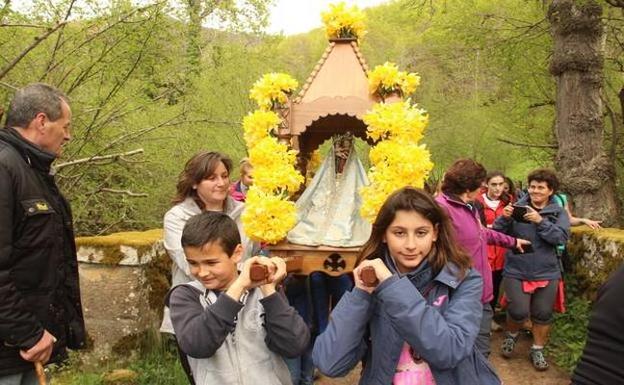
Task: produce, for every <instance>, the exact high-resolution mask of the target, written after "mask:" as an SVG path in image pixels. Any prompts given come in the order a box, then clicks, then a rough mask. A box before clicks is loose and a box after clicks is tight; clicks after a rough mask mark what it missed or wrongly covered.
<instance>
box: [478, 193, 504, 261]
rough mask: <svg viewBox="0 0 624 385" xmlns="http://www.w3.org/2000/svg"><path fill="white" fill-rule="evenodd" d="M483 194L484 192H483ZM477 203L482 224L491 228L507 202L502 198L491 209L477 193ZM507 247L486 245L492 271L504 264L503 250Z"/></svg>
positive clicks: (481, 195)
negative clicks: (494, 207)
mask: <svg viewBox="0 0 624 385" xmlns="http://www.w3.org/2000/svg"><path fill="white" fill-rule="evenodd" d="M484 194H485V193H484ZM476 200H477V201H478V203H479V204H477V205H476V206H477V208H478V209H479V210H480V213H479V214H480V217H481V220H482V221H485V223H484V225H485V226H487V228H488V229H491V228H492V224H493V223H494V220H495V219H496V218H498V217H500V216H501V215H503V209H504V208H505V206H506V205H507V204H508V203H509V202H506V201H503V200H502V199H501V200H500V201H499V202H498V207H496V210H492V209H491V208H490V206H488V205H487V203H485V198H484V197H483V194H479V195H478V196H477V199H476ZM506 251H507V249H506V248H505V247H501V246H497V245H488V247H487V252H488V262H489V263H490V267H491V268H492V271H497V270H502V269H503V266H504V265H505V252H506Z"/></svg>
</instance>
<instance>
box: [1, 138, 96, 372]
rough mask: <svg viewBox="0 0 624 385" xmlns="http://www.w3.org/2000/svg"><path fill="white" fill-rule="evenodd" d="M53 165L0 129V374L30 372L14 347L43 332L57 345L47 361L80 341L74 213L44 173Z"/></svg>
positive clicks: (81, 322)
mask: <svg viewBox="0 0 624 385" xmlns="http://www.w3.org/2000/svg"><path fill="white" fill-rule="evenodd" d="M53 161H54V155H53V154H50V153H48V152H45V151H43V150H41V149H40V148H39V147H37V146H35V145H33V144H31V143H30V142H29V141H27V140H25V139H24V138H23V137H22V136H21V135H20V134H19V133H18V132H17V131H15V130H14V129H11V128H7V129H0V377H1V376H3V375H8V374H13V373H19V372H23V371H25V370H29V369H32V368H33V364H32V363H29V362H26V361H24V360H22V358H21V357H20V355H19V350H20V349H24V350H27V349H29V348H31V347H32V346H33V345H34V344H36V343H37V341H38V340H39V339H40V338H41V336H42V334H43V330H44V329H46V330H48V331H49V332H50V333H52V335H54V336H55V337H56V338H57V340H58V341H57V342H56V343H55V345H54V351H53V353H52V358H51V361H50V362H58V361H61V360H63V359H65V358H66V356H67V352H66V350H65V349H66V347H69V348H72V349H76V348H80V347H82V346H83V345H84V343H85V328H84V319H83V315H82V307H81V304H80V287H79V284H78V262H77V260H76V245H75V243H74V233H73V228H72V216H71V211H70V208H69V205H68V204H67V201H66V200H65V199H64V198H63V196H62V195H61V193H60V191H59V190H58V187H57V186H56V183H55V182H54V177H53V176H52V175H50V165H51V164H52V162H53Z"/></svg>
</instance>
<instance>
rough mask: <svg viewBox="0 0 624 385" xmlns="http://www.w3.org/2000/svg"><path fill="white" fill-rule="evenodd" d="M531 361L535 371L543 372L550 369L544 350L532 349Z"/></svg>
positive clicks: (530, 353) (530, 352)
mask: <svg viewBox="0 0 624 385" xmlns="http://www.w3.org/2000/svg"><path fill="white" fill-rule="evenodd" d="M529 359H530V360H531V363H532V364H533V367H534V368H535V370H537V371H540V372H542V371H544V370H547V369H548V362H546V357H544V349H533V348H531V350H530V351H529Z"/></svg>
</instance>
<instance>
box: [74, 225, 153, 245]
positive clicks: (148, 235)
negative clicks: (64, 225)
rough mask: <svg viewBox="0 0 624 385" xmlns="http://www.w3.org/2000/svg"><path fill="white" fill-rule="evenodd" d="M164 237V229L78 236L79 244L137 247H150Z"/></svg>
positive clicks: (77, 241) (77, 242)
mask: <svg viewBox="0 0 624 385" xmlns="http://www.w3.org/2000/svg"><path fill="white" fill-rule="evenodd" d="M162 238H163V231H162V229H153V230H147V231H128V232H125V233H114V234H109V235H102V236H96V237H78V238H76V245H77V246H91V247H106V246H119V245H126V246H131V247H135V248H137V249H138V248H143V247H146V248H149V249H151V247H152V245H153V244H154V243H156V242H158V241H161V240H162Z"/></svg>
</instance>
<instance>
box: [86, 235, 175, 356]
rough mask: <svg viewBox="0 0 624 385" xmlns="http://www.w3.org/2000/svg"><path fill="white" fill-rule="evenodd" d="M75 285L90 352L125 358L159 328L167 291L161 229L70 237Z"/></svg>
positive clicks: (166, 262) (165, 257) (165, 255)
mask: <svg viewBox="0 0 624 385" xmlns="http://www.w3.org/2000/svg"><path fill="white" fill-rule="evenodd" d="M76 245H77V248H78V250H77V251H78V261H79V269H80V288H81V295H82V305H83V309H84V314H85V322H86V327H87V332H88V334H89V336H90V337H91V339H92V340H93V350H92V351H91V353H92V356H94V357H95V358H97V359H103V360H105V359H107V358H110V356H111V354H112V353H115V354H119V355H121V356H127V355H130V354H132V352H133V351H136V349H138V348H139V347H140V345H141V344H142V343H144V342H145V340H146V336H147V335H150V334H151V335H153V334H154V331H157V330H158V328H159V327H160V322H161V318H162V309H163V298H164V295H165V293H166V292H167V290H168V289H169V275H170V267H169V263H170V262H169V261H170V260H169V257H168V256H167V254H166V252H165V249H164V247H163V244H162V231H161V230H150V231H146V232H128V233H117V234H111V235H107V236H101V237H81V238H77V239H76Z"/></svg>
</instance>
